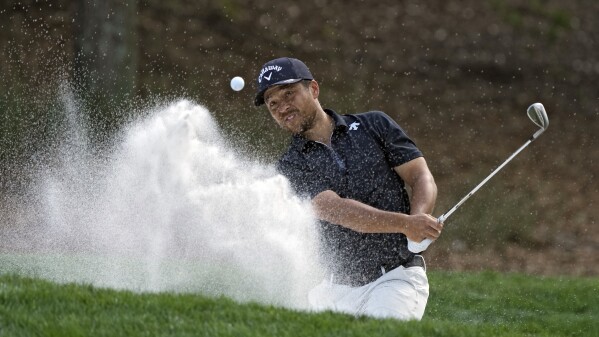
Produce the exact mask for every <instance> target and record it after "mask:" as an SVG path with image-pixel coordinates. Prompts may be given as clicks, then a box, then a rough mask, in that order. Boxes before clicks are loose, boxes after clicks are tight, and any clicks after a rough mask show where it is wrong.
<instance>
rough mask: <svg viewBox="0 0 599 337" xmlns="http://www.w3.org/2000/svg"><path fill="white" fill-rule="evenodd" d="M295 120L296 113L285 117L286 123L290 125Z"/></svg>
mask: <svg viewBox="0 0 599 337" xmlns="http://www.w3.org/2000/svg"><path fill="white" fill-rule="evenodd" d="M294 119H295V112H291V113H289V115H287V116H285V118H284V121H285V122H286V123H288V122H291V121H292V120H294Z"/></svg>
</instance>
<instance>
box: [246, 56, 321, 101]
mask: <svg viewBox="0 0 599 337" xmlns="http://www.w3.org/2000/svg"><path fill="white" fill-rule="evenodd" d="M313 79H314V78H313V77H312V74H311V73H310V70H308V67H306V65H305V64H304V62H302V61H300V60H298V59H294V58H289V57H281V58H278V59H274V60H272V61H268V62H267V63H266V64H264V66H262V70H260V75H258V93H257V94H256V100H255V101H254V103H255V104H256V105H262V104H264V92H265V91H266V89H268V88H270V87H272V86H273V85H281V84H290V83H296V82H299V81H301V80H313Z"/></svg>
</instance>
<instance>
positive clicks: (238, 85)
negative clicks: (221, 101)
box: [231, 76, 245, 91]
mask: <svg viewBox="0 0 599 337" xmlns="http://www.w3.org/2000/svg"><path fill="white" fill-rule="evenodd" d="M244 85H245V81H244V80H243V78H241V77H240V76H235V77H233V79H231V89H233V90H235V91H239V90H241V89H243V86H244Z"/></svg>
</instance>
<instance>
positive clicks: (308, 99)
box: [264, 81, 317, 134]
mask: <svg viewBox="0 0 599 337" xmlns="http://www.w3.org/2000/svg"><path fill="white" fill-rule="evenodd" d="M313 86H317V84H316V82H314V81H313V82H311V83H310V85H309V87H306V86H305V85H304V84H303V83H302V82H298V83H294V84H287V85H277V86H274V87H272V88H269V89H268V90H266V92H265V93H264V102H265V104H266V107H267V108H268V111H269V112H270V114H271V116H272V117H273V118H274V119H275V121H276V122H277V124H279V126H281V127H282V128H283V129H285V130H287V131H289V132H291V133H292V134H302V133H304V132H306V131H308V130H310V129H311V128H312V127H313V123H314V117H315V115H316V106H317V104H316V97H315V95H313V92H314V88H313Z"/></svg>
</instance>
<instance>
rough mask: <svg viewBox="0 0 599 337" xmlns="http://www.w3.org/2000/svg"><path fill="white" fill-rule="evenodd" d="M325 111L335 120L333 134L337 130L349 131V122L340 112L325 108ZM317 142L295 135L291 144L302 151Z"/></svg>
mask: <svg viewBox="0 0 599 337" xmlns="http://www.w3.org/2000/svg"><path fill="white" fill-rule="evenodd" d="M324 112H325V113H326V114H327V115H329V116H331V117H332V118H333V121H334V122H335V128H334V129H333V134H334V133H336V132H347V123H346V122H345V120H344V119H343V117H341V116H340V115H339V114H338V113H336V112H335V111H333V110H331V109H324ZM315 144H316V142H315V141H312V140H308V139H306V138H304V137H302V136H301V135H293V139H292V141H291V146H292V147H294V148H296V149H298V150H300V151H302V152H305V151H308V150H309V149H310V148H312V146H314V145H315Z"/></svg>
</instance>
